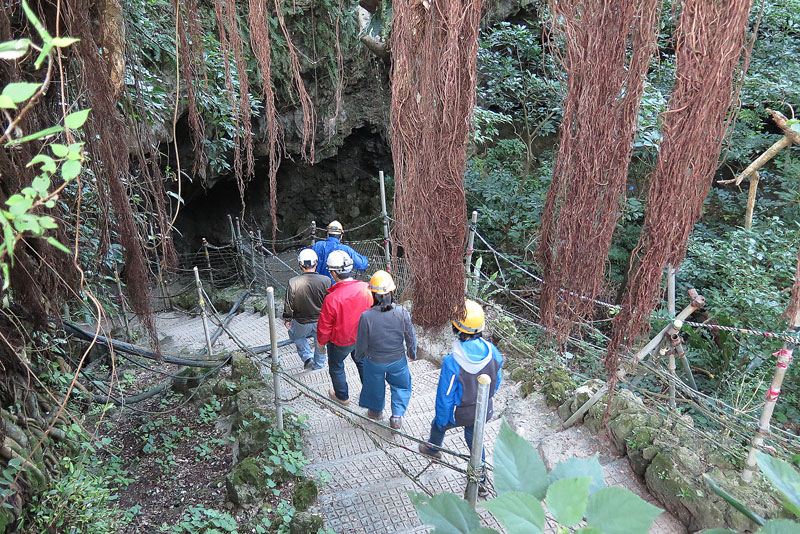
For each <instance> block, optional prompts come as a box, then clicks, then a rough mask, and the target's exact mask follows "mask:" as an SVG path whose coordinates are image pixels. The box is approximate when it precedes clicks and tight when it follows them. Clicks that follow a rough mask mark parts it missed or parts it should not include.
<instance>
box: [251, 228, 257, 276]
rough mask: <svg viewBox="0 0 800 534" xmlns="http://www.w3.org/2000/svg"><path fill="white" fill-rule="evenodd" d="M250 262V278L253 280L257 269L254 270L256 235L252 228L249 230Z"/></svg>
mask: <svg viewBox="0 0 800 534" xmlns="http://www.w3.org/2000/svg"><path fill="white" fill-rule="evenodd" d="M250 263H251V264H252V266H253V277H252V280H255V279H256V276H257V274H258V271H257V270H256V236H255V234H253V231H252V230H250Z"/></svg>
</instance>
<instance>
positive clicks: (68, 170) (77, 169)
mask: <svg viewBox="0 0 800 534" xmlns="http://www.w3.org/2000/svg"><path fill="white" fill-rule="evenodd" d="M80 173H81V162H80V161H77V160H74V159H71V160H69V161H65V162H64V165H62V166H61V178H62V179H63V180H64V181H65V182H69V181H70V180H72V179H73V178H75V177H76V176H78V175H79V174H80Z"/></svg>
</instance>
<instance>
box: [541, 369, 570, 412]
mask: <svg viewBox="0 0 800 534" xmlns="http://www.w3.org/2000/svg"><path fill="white" fill-rule="evenodd" d="M576 386H577V384H576V383H575V381H574V380H572V378H570V376H569V375H568V374H567V372H566V371H565V370H564V369H553V370H552V371H550V372H549V373H548V374H547V375H546V376H545V377H544V383H543V384H542V393H544V399H545V402H546V403H547V405H548V406H559V405H561V404H563V403H564V401H566V400H567V398H568V397H569V393H570V392H572V390H573V389H575V387H576Z"/></svg>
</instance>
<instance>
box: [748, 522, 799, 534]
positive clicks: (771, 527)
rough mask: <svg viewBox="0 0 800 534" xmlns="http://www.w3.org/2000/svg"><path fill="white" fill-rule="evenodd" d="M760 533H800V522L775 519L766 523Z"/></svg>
mask: <svg viewBox="0 0 800 534" xmlns="http://www.w3.org/2000/svg"><path fill="white" fill-rule="evenodd" d="M758 534H800V523H797V522H796V521H791V520H789V519H773V520H771V521H767V522H766V523H764V526H763V527H761V530H759V531H758Z"/></svg>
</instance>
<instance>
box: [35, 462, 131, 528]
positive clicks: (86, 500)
mask: <svg viewBox="0 0 800 534" xmlns="http://www.w3.org/2000/svg"><path fill="white" fill-rule="evenodd" d="M115 500H116V495H115V494H114V490H113V489H112V488H111V486H110V481H109V479H108V478H107V477H103V476H99V475H96V474H94V473H93V472H91V471H90V470H89V469H88V468H87V466H86V465H84V464H75V463H73V461H72V460H71V459H70V458H66V457H65V458H64V459H63V460H62V462H61V476H59V477H56V478H54V479H52V480H51V483H50V486H49V487H48V488H47V489H46V490H45V491H44V492H43V493H41V494H40V495H38V496H36V497H34V499H33V501H32V503H31V506H30V511H29V514H28V516H29V525H28V530H29V531H30V532H40V533H42V534H44V533H48V534H49V533H52V534H60V533H63V532H75V533H81V534H107V533H109V532H116V531H117V530H118V529H119V528H121V527H122V526H124V522H125V518H124V517H123V514H121V513H120V512H119V511H118V510H117V509H116V508H115V507H114V501H115Z"/></svg>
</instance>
